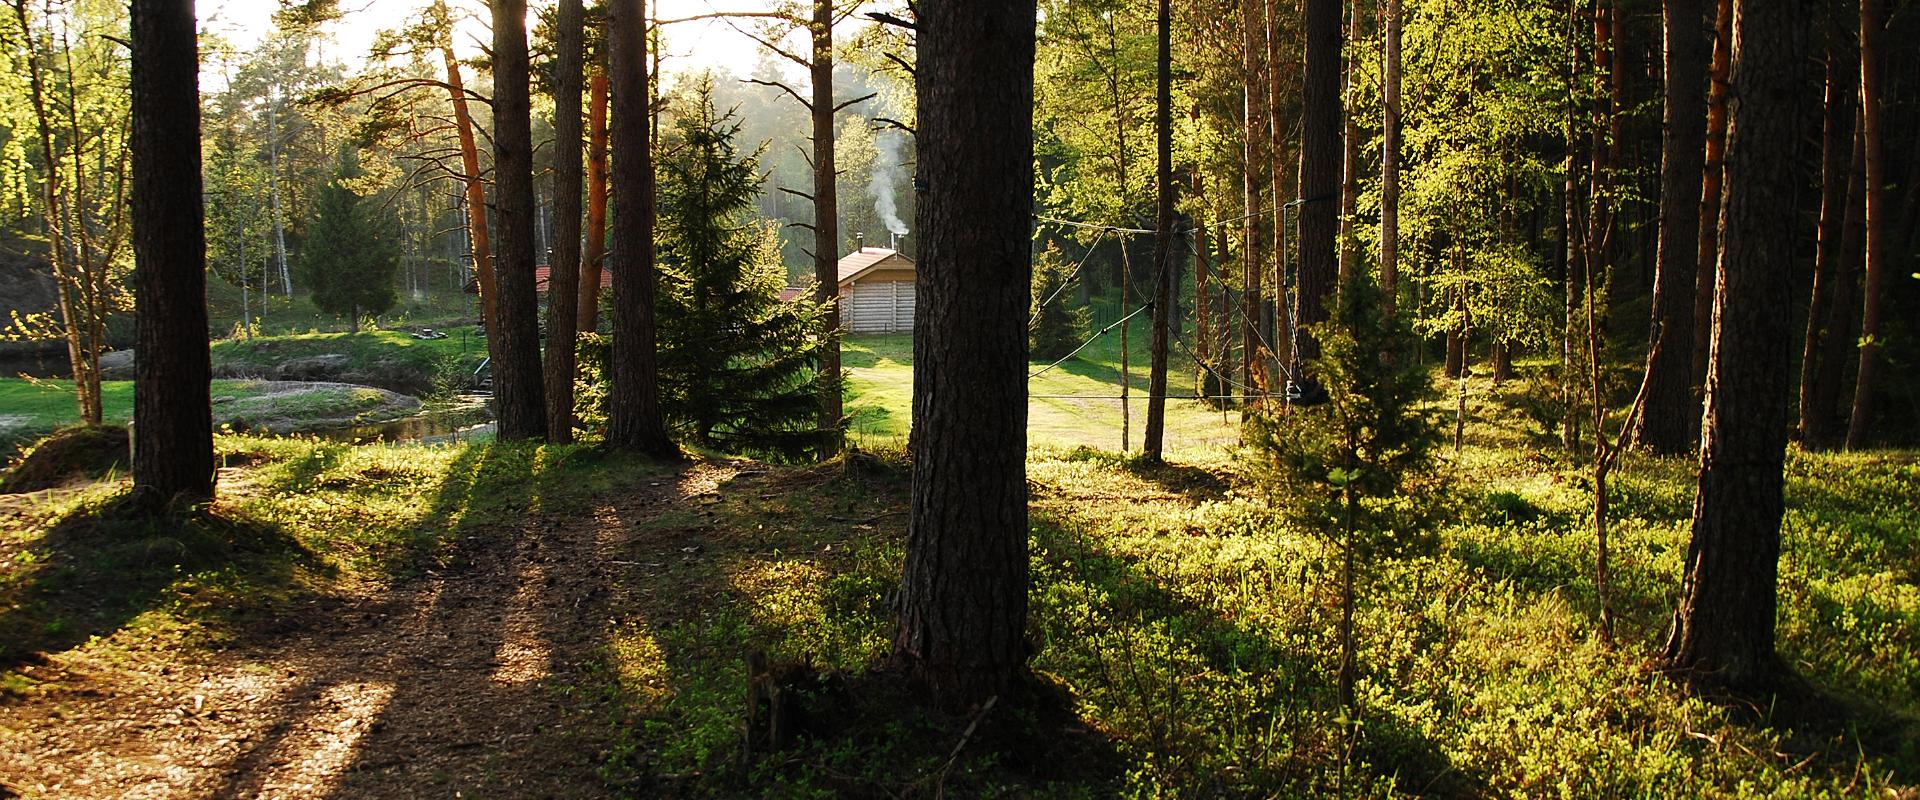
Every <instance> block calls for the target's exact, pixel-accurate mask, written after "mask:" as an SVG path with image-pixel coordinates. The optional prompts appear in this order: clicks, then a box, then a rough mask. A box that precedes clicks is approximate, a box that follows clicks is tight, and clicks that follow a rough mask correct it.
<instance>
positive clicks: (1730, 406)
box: [1665, 0, 1812, 690]
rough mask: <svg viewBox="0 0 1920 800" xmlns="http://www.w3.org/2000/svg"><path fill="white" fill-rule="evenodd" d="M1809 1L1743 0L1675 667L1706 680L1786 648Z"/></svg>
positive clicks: (1762, 670) (1668, 655)
mask: <svg viewBox="0 0 1920 800" xmlns="http://www.w3.org/2000/svg"><path fill="white" fill-rule="evenodd" d="M1807 6H1808V3H1806V2H1803V0H1768V2H1743V3H1742V4H1741V7H1740V11H1739V14H1738V16H1737V18H1736V20H1735V22H1736V24H1737V26H1738V31H1737V32H1736V34H1735V35H1736V37H1737V38H1736V40H1735V44H1734V47H1735V50H1736V52H1735V54H1734V61H1735V66H1734V72H1733V93H1732V98H1733V100H1732V106H1731V108H1730V113H1731V114H1732V117H1733V124H1732V128H1731V137H1730V141H1729V142H1728V143H1727V152H1726V168H1727V196H1726V202H1725V211H1724V212H1723V216H1722V220H1723V225H1724V227H1725V231H1724V236H1723V237H1722V240H1723V241H1724V242H1725V244H1724V245H1723V247H1722V250H1721V254H1720V262H1719V269H1718V273H1719V274H1718V279H1717V286H1718V289H1719V291H1718V292H1717V293H1716V296H1715V297H1714V309H1713V319H1714V323H1715V324H1714V328H1713V338H1712V356H1711V358H1710V360H1709V367H1708V371H1707V400H1706V404H1707V410H1706V417H1705V428H1704V432H1703V436H1702V441H1701V451H1700V489H1699V495H1698V498H1697V499H1696V500H1695V502H1694V511H1693V538H1692V541H1691V542H1690V544H1689V545H1688V549H1687V560H1686V577H1685V581H1684V583H1683V586H1682V589H1681V597H1680V604H1679V608H1678V609H1677V610H1676V611H1675V613H1674V623H1673V630H1672V634H1671V636H1670V637H1669V639H1668V641H1667V645H1666V652H1665V659H1666V663H1667V665H1668V666H1669V668H1671V669H1673V670H1674V671H1676V672H1678V673H1681V674H1683V675H1684V676H1685V678H1686V679H1687V681H1688V683H1689V684H1690V685H1693V686H1695V687H1702V688H1704V687H1727V688H1732V689H1736V690H1741V689H1746V690H1753V689H1765V688H1768V687H1769V685H1770V684H1771V683H1772V682H1773V680H1774V679H1775V678H1776V677H1777V674H1778V672H1779V670H1781V669H1783V666H1782V665H1781V664H1780V662H1779V657H1778V656H1777V655H1776V654H1775V652H1774V614H1775V605H1776V602H1777V586H1776V582H1777V575H1778V570H1779V558H1780V517H1781V513H1782V512H1783V510H1784V499H1783V495H1782V490H1783V487H1784V484H1785V477H1784V473H1783V470H1784V467H1785V460H1786V444H1787V425H1788V414H1787V402H1788V397H1787V393H1788V390H1789V387H1790V383H1789V375H1788V371H1789V366H1788V362H1789V350H1790V348H1791V345H1792V330H1791V327H1792V326H1791V315H1789V314H1786V313H1783V311H1784V309H1786V308H1788V304H1789V303H1791V302H1792V296H1791V295H1792V284H1793V282H1792V280H1791V277H1790V276H1791V270H1790V269H1789V265H1790V259H1791V257H1792V253H1793V245H1794V228H1795V209H1796V208H1797V204H1796V198H1795V193H1796V190H1797V189H1798V188H1799V186H1798V178H1797V176H1796V175H1795V174H1794V172H1793V170H1789V169H1782V168H1781V165H1783V164H1794V163H1798V162H1797V161H1796V159H1797V158H1798V156H1799V153H1798V152H1797V151H1798V147H1797V145H1798V142H1799V138H1800V135H1801V131H1802V130H1803V128H1802V122H1803V119H1804V118H1805V116H1806V115H1805V114H1804V113H1803V112H1804V111H1808V110H1811V108H1812V103H1811V102H1808V101H1809V100H1811V97H1810V95H1811V94H1812V92H1810V91H1807V89H1808V88H1809V84H1810V81H1808V80H1806V77H1807V76H1806V75H1804V74H1803V73H1804V72H1805V71H1806V64H1807V55H1808V53H1807V50H1808V47H1807V38H1808V36H1807V25H1806V19H1807V11H1808V8H1807Z"/></svg>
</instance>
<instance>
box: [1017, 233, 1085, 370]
mask: <svg viewBox="0 0 1920 800" xmlns="http://www.w3.org/2000/svg"><path fill="white" fill-rule="evenodd" d="M1072 279H1073V268H1072V266H1071V265H1069V264H1068V263H1067V262H1066V261H1065V260H1064V259H1062V258H1061V256H1060V251H1059V250H1057V249H1055V248H1054V247H1052V246H1048V247H1047V249H1046V250H1045V251H1044V252H1042V253H1041V254H1040V258H1039V259H1038V260H1037V261H1035V262H1034V265H1033V315H1032V316H1031V317H1029V322H1028V324H1027V347H1028V349H1029V350H1031V351H1032V352H1033V358H1036V359H1041V360H1044V361H1052V360H1054V359H1056V358H1065V357H1067V354H1068V353H1072V352H1073V349H1074V348H1076V347H1079V346H1080V342H1081V340H1083V339H1085V338H1086V336H1087V310H1086V309H1085V308H1072V307H1069V306H1068V305H1067V301H1068V297H1067V293H1066V292H1065V291H1063V290H1064V289H1065V287H1066V285H1067V282H1068V281H1070V280H1072Z"/></svg>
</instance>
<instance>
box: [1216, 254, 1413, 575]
mask: <svg viewBox="0 0 1920 800" xmlns="http://www.w3.org/2000/svg"><path fill="white" fill-rule="evenodd" d="M1314 334H1315V335H1316V336H1317V337H1319V338H1320V341H1321V353H1320V357H1319V358H1317V359H1315V360H1314V361H1313V362H1312V363H1311V370H1312V374H1313V375H1314V376H1315V378H1316V379H1317V380H1319V381H1320V382H1321V383H1322V384H1323V385H1324V386H1325V387H1326V390H1327V396H1328V402H1327V403H1325V404H1321V405H1317V406H1307V407H1297V406H1289V407H1285V408H1281V409H1276V410H1272V411H1267V412H1263V413H1255V414H1249V415H1247V422H1246V427H1245V431H1246V434H1247V443H1246V447H1245V450H1244V452H1243V461H1244V463H1245V464H1246V466H1247V467H1248V471H1249V474H1250V475H1251V476H1253V478H1254V480H1255V481H1256V482H1259V483H1261V484H1262V485H1264V486H1265V487H1267V488H1268V490H1269V491H1270V492H1275V493H1277V494H1280V495H1284V496H1286V497H1288V498H1289V499H1293V500H1297V501H1299V505H1298V506H1297V509H1298V511H1299V512H1300V514H1301V516H1302V521H1303V522H1305V523H1307V524H1309V525H1312V526H1319V525H1322V524H1327V525H1333V526H1335V527H1337V528H1342V529H1346V530H1348V531H1350V532H1358V533H1362V534H1363V535H1369V538H1377V537H1385V538H1386V539H1391V538H1392V537H1394V536H1395V534H1405V533H1409V532H1411V531H1412V530H1414V529H1417V528H1420V527H1423V525H1422V523H1423V522H1424V517H1425V512H1424V510H1423V509H1422V508H1421V507H1420V506H1419V504H1417V503H1414V502H1413V498H1414V497H1415V496H1417V495H1418V494H1419V493H1412V494H1411V495H1410V494H1405V493H1403V492H1402V490H1403V489H1404V487H1405V484H1406V482H1407V481H1408V480H1409V479H1411V478H1416V477H1418V475H1419V473H1420V472H1421V471H1422V470H1424V469H1426V468H1427V467H1428V466H1429V465H1430V464H1431V463H1432V460H1433V451H1434V448H1435V447H1436V446H1437V445H1438V444H1439V442H1440V431H1439V428H1438V426H1437V425H1436V423H1435V421H1434V419H1433V417H1432V414H1431V412H1430V411H1429V410H1428V409H1426V408H1423V407H1422V406H1421V404H1423V403H1426V402H1429V401H1431V400H1433V399H1435V398H1436V397H1437V393H1436V392H1435V391H1434V387H1433V383H1432V380H1431V379H1430V378H1429V376H1428V374H1427V370H1426V369H1425V368H1424V367H1421V366H1419V365H1417V364H1415V363H1413V361H1412V359H1410V358H1408V357H1406V356H1405V355H1404V354H1405V353H1406V352H1407V343H1408V342H1410V341H1412V337H1413V333H1412V331H1411V330H1410V329H1409V327H1408V325H1407V323H1406V322H1405V318H1404V317H1402V316H1394V317H1387V316H1386V315H1384V314H1382V313H1381V312H1380V306H1379V291H1378V289H1377V288H1376V287H1374V285H1373V283H1372V281H1371V280H1370V279H1369V278H1367V277H1366V276H1364V275H1362V274H1359V273H1356V277H1355V278H1354V279H1353V280H1351V281H1349V282H1348V283H1347V284H1346V285H1345V286H1344V287H1343V289H1342V291H1341V292H1340V295H1339V300H1338V306H1337V308H1336V310H1335V316H1334V318H1333V320H1332V321H1330V322H1329V323H1328V324H1324V325H1321V326H1318V328H1317V330H1315V331H1314ZM1350 514H1351V515H1352V516H1351V517H1350V516H1349V515H1350ZM1383 541H1384V539H1383Z"/></svg>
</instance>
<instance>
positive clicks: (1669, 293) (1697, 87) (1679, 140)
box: [1633, 0, 1708, 454]
mask: <svg viewBox="0 0 1920 800" xmlns="http://www.w3.org/2000/svg"><path fill="white" fill-rule="evenodd" d="M1704 12H1705V9H1704V8H1703V6H1702V4H1701V2H1700V0H1666V3H1665V5H1664V6H1663V16H1662V21H1663V25H1664V28H1665V32H1666V55H1665V58H1666V68H1665V70H1664V72H1665V73H1666V90H1665V102H1664V104H1663V108H1664V112H1663V125H1662V128H1661V130H1662V135H1661V140H1660V242H1659V252H1658V254H1657V256H1656V260H1657V265H1656V266H1655V270H1654V281H1653V329H1652V331H1651V333H1650V334H1649V337H1648V343H1649V345H1648V346H1649V348H1650V350H1649V357H1648V361H1647V372H1646V376H1645V378H1644V380H1645V381H1646V388H1647V391H1646V395H1647V399H1646V407H1645V408H1644V409H1643V410H1642V413H1641V414H1640V418H1639V421H1638V423H1637V425H1636V426H1635V428H1634V432H1633V439H1634V441H1635V442H1637V443H1639V444H1640V445H1641V446H1642V447H1646V448H1647V449H1649V450H1652V451H1653V452H1655V453H1663V454H1672V453H1684V452H1691V451H1692V450H1693V447H1694V444H1695V442H1696V441H1697V438H1696V436H1695V433H1694V432H1695V430H1696V428H1697V426H1698V425H1699V424H1700V404H1699V400H1698V399H1697V398H1695V397H1694V394H1693V353H1692V352H1691V351H1692V349H1693V348H1692V345H1693V291H1694V286H1695V284H1696V283H1697V281H1698V274H1697V273H1698V271H1699V264H1698V262H1697V261H1695V259H1696V258H1698V256H1699V246H1700V215H1699V214H1698V213H1697V210H1698V202H1697V198H1696V197H1695V196H1694V189H1695V187H1698V186H1699V185H1700V181H1701V172H1702V169H1703V167H1702V166H1701V160H1702V157H1703V155H1704V149H1705V147H1706V144H1705V140H1706V133H1707V117H1706V115H1707V102H1706V97H1705V96H1703V94H1702V92H1703V91H1704V89H1705V86H1704V83H1705V81H1706V75H1707V57H1708V50H1707V42H1706V37H1705V36H1703V35H1702V32H1701V29H1700V22H1701V19H1702V18H1703V14H1704ZM1660 342H1666V343H1667V345H1666V346H1665V347H1661V346H1657V345H1658V343H1660ZM1683 345H1684V346H1683Z"/></svg>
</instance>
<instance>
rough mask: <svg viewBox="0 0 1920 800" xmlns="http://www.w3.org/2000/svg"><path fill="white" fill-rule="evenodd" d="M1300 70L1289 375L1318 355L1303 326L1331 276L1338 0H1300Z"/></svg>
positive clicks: (1317, 310) (1323, 310)
mask: <svg viewBox="0 0 1920 800" xmlns="http://www.w3.org/2000/svg"><path fill="white" fill-rule="evenodd" d="M1303 4H1304V8H1305V23H1304V26H1303V27H1304V28H1305V31H1304V33H1305V37H1306V71H1305V74H1304V75H1303V78H1302V85H1301V110H1300V111H1301V113H1300V119H1301V134H1300V200H1299V202H1300V274H1299V279H1298V283H1299V285H1298V287H1297V288H1296V290H1295V292H1294V298H1293V302H1294V314H1293V320H1294V324H1295V325H1296V326H1298V330H1297V331H1296V332H1295V334H1294V348H1293V373H1294V375H1295V377H1296V378H1298V377H1300V376H1301V375H1303V374H1304V372H1303V368H1304V366H1305V364H1306V363H1307V362H1309V361H1311V360H1313V359H1314V358H1316V357H1318V356H1319V355H1320V345H1319V343H1318V342H1316V341H1315V340H1314V338H1313V336H1312V335H1311V334H1309V333H1308V331H1307V327H1308V326H1310V325H1317V324H1319V323H1321V322H1324V321H1326V319H1327V306H1326V304H1327V301H1328V299H1329V298H1330V297H1331V296H1332V294H1333V290H1334V281H1335V279H1336V276H1337V272H1338V270H1337V252H1336V251H1337V249H1338V242H1337V241H1336V237H1337V235H1338V233H1339V220H1338V219H1337V217H1338V216H1339V215H1338V213H1337V212H1338V211H1339V193H1340V171H1341V143H1340V115H1341V111H1340V65H1341V58H1340V51H1341V41H1340V0H1303Z"/></svg>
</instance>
